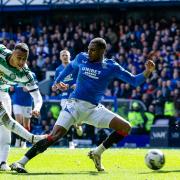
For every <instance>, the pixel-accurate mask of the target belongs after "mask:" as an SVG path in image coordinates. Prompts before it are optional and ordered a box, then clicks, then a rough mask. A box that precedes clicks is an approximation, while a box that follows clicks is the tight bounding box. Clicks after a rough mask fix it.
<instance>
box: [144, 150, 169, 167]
mask: <svg viewBox="0 0 180 180" xmlns="http://www.w3.org/2000/svg"><path fill="white" fill-rule="evenodd" d="M145 163H146V165H147V167H148V168H150V169H153V170H159V169H161V168H162V167H163V166H164V164H165V156H164V153H163V152H162V151H160V150H158V149H151V150H149V151H148V152H147V154H146V156H145Z"/></svg>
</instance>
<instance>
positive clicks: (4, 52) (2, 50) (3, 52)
mask: <svg viewBox="0 0 180 180" xmlns="http://www.w3.org/2000/svg"><path fill="white" fill-rule="evenodd" d="M11 54H12V51H10V50H9V49H7V48H6V47H5V46H4V45H3V44H0V56H1V57H2V58H3V59H5V58H6V57H7V56H9V55H11Z"/></svg>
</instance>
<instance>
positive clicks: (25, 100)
mask: <svg viewBox="0 0 180 180" xmlns="http://www.w3.org/2000/svg"><path fill="white" fill-rule="evenodd" d="M14 89H15V92H14V94H13V96H12V102H13V104H17V105H20V106H32V97H31V95H30V93H29V92H28V91H24V90H23V87H21V86H14Z"/></svg>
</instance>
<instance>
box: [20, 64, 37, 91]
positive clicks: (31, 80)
mask: <svg viewBox="0 0 180 180" xmlns="http://www.w3.org/2000/svg"><path fill="white" fill-rule="evenodd" d="M23 73H24V76H23V80H24V83H23V85H24V86H26V88H27V90H28V91H29V92H33V91H35V90H37V89H38V85H37V80H36V76H35V74H34V73H32V72H31V71H30V69H29V68H28V67H27V65H26V67H25V68H23Z"/></svg>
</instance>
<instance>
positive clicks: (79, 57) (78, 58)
mask: <svg viewBox="0 0 180 180" xmlns="http://www.w3.org/2000/svg"><path fill="white" fill-rule="evenodd" d="M76 61H77V62H78V63H80V64H81V63H86V62H87V61H88V54H87V53H86V52H81V53H79V54H78V55H77V56H76Z"/></svg>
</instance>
